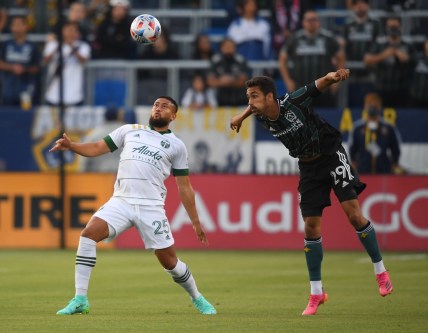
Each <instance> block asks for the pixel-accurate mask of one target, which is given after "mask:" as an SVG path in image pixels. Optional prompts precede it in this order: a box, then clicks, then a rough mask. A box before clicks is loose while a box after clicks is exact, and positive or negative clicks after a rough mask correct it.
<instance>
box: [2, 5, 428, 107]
mask: <svg viewBox="0 0 428 333" xmlns="http://www.w3.org/2000/svg"><path fill="white" fill-rule="evenodd" d="M57 3H58V1H54V0H47V1H43V2H41V1H34V0H9V1H8V0H3V1H0V32H1V48H0V77H1V80H0V82H1V88H0V89H1V104H3V105H22V102H23V100H24V101H25V99H26V98H27V99H31V102H32V104H33V105H41V104H49V105H56V104H58V100H59V93H58V91H59V90H58V89H59V84H58V74H59V73H58V53H59V52H58V36H59V34H62V38H63V41H64V47H63V59H64V69H63V71H64V72H63V74H64V79H65V91H64V102H65V105H82V104H83V103H84V100H85V89H84V75H85V65H86V63H87V62H88V61H96V60H99V59H103V60H106V59H108V60H126V61H129V60H130V61H133V60H195V61H196V60H198V61H199V60H205V61H207V62H209V66H208V67H207V68H202V69H200V68H199V69H198V70H194V71H190V72H191V75H192V77H191V78H189V77H187V78H186V80H185V81H183V82H182V83H183V85H185V86H184V87H182V89H181V91H183V94H182V96H180V98H182V102H183V104H184V106H186V107H193V108H195V109H198V108H201V107H204V106H217V105H220V106H222V105H228V106H233V105H242V104H246V100H245V91H244V83H245V80H246V79H248V78H249V77H250V76H251V70H250V68H249V66H248V62H254V61H256V62H257V61H276V62H277V65H278V66H277V68H276V69H272V68H269V69H266V71H265V73H264V74H266V75H270V76H273V77H274V78H275V79H276V82H277V84H278V90H279V91H280V93H285V92H286V91H292V90H294V89H295V88H297V87H298V86H301V85H304V84H306V83H309V82H310V81H312V80H313V79H315V78H318V77H320V76H322V75H324V74H325V73H326V72H328V71H332V70H335V69H337V68H340V67H351V69H352V73H353V75H352V76H353V79H352V81H351V82H350V83H349V91H350V92H351V93H349V94H347V96H348V97H347V105H348V106H351V107H352V106H362V105H363V100H364V96H365V95H366V94H367V93H370V92H376V93H378V94H379V95H380V96H381V98H382V100H383V105H384V106H386V107H418V108H419V107H422V108H428V94H427V91H428V39H427V35H428V24H427V23H428V2H427V1H421V0H419V1H418V0H413V1H411V0H407V1H398V0H396V1H392V0H381V1H368V0H342V1H340V0H336V1H332V0H330V1H329V0H325V1H315V0H312V1H311V0H260V1H257V0H237V1H226V0H223V1H222V0H211V1H209V0H205V1H204V0H184V1H175V0H169V1H154V0H140V1H139V0H82V1H78V0H75V1H72V0H68V1H67V0H64V2H63V4H64V9H65V10H64V22H65V24H64V26H63V27H62V29H60V28H59V26H58V15H57ZM149 9H156V10H161V9H164V10H166V11H167V12H169V15H168V17H167V18H159V19H160V21H161V24H162V35H161V38H160V39H159V40H158V41H157V42H156V43H155V44H153V45H150V46H147V45H139V44H137V43H135V42H134V41H133V40H132V39H131V38H130V34H129V26H130V23H131V21H132V19H133V18H134V17H135V16H136V15H138V13H145V12H147V11H148V10H149ZM218 9H222V10H226V12H227V15H226V16H225V17H218V18H216V17H212V16H209V15H207V17H208V18H209V19H207V20H208V23H205V24H204V26H203V27H202V28H201V29H200V31H197V32H196V33H195V31H193V35H191V38H190V39H187V40H186V42H178V41H174V37H176V36H178V35H180V34H181V36H183V35H184V34H186V33H187V34H188V33H189V24H190V23H189V21H188V20H187V21H186V18H185V17H184V16H183V15H177V16H176V17H174V12H177V13H182V12H183V10H184V12H186V11H187V12H188V14H187V16H190V15H191V13H192V11H195V10H208V11H209V10H213V11H214V10H218ZM337 13H339V14H340V15H337ZM343 13H345V15H343ZM326 14H327V15H326ZM193 30H194V29H193ZM36 37H37V38H36ZM175 39H177V38H175ZM182 43H186V46H185V47H183V45H181V46H180V45H179V44H182ZM166 75H167V74H166V72H165V71H162V70H156V69H150V70H147V69H146V70H139V73H138V79H139V80H146V79H150V78H153V79H154V81H156V80H158V82H159V85H158V87H159V90H161V89H162V87H163V86H164V85H163V82H164V81H165V79H166V77H165V76H166ZM155 86H156V85H155ZM153 93H157V91H156V89H155V90H154V91H153ZM159 93H160V94H162V91H159ZM150 98H152V97H150ZM337 101H338V85H335V86H333V87H332V89H331V90H330V91H328V92H327V93H325V94H323V96H322V97H321V98H319V100H318V101H317V104H316V106H320V107H336V106H337V103H338V102H337Z"/></svg>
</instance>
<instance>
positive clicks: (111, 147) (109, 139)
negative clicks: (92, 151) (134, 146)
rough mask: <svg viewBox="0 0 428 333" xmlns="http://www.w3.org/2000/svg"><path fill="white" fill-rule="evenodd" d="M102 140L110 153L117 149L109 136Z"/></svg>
mask: <svg viewBox="0 0 428 333" xmlns="http://www.w3.org/2000/svg"><path fill="white" fill-rule="evenodd" d="M103 140H104V142H105V143H106V144H107V146H108V147H109V149H110V151H111V152H114V151H115V150H116V149H117V146H116V145H115V143H114V142H113V140H112V139H111V137H110V135H107V136H106V137H105V138H104V139H103Z"/></svg>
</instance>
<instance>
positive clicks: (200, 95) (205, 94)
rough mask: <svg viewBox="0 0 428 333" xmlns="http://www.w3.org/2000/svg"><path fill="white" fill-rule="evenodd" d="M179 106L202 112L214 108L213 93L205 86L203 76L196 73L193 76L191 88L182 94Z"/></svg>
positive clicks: (215, 103)
mask: <svg viewBox="0 0 428 333" xmlns="http://www.w3.org/2000/svg"><path fill="white" fill-rule="evenodd" d="M181 106H182V107H183V108H188V109H191V110H202V109H203V108H205V107H209V108H216V107H217V98H216V95H215V91H214V89H212V88H209V87H208V86H207V83H206V80H205V78H204V76H203V75H202V74H200V73H197V74H195V75H194V76H193V80H192V86H191V87H189V88H187V89H186V91H185V92H184V95H183V99H182V100H181Z"/></svg>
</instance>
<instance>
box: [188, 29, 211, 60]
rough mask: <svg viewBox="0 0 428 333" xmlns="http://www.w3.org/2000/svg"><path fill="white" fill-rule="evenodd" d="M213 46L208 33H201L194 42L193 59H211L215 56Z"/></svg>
mask: <svg viewBox="0 0 428 333" xmlns="http://www.w3.org/2000/svg"><path fill="white" fill-rule="evenodd" d="M213 54H214V51H213V46H212V44H211V41H210V38H209V36H208V35H206V34H199V35H198V36H197V37H196V39H195V43H194V48H193V59H195V60H211V57H212V56H213Z"/></svg>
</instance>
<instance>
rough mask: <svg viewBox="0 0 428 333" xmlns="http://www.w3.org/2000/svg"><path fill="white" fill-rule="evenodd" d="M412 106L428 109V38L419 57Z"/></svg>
mask: <svg viewBox="0 0 428 333" xmlns="http://www.w3.org/2000/svg"><path fill="white" fill-rule="evenodd" d="M410 96H411V98H410V99H411V106H413V107H418V108H428V36H426V37H425V43H424V50H423V52H422V54H421V55H420V56H419V57H418V59H417V63H416V67H415V73H414V76H413V79H412V86H411V90H410Z"/></svg>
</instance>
